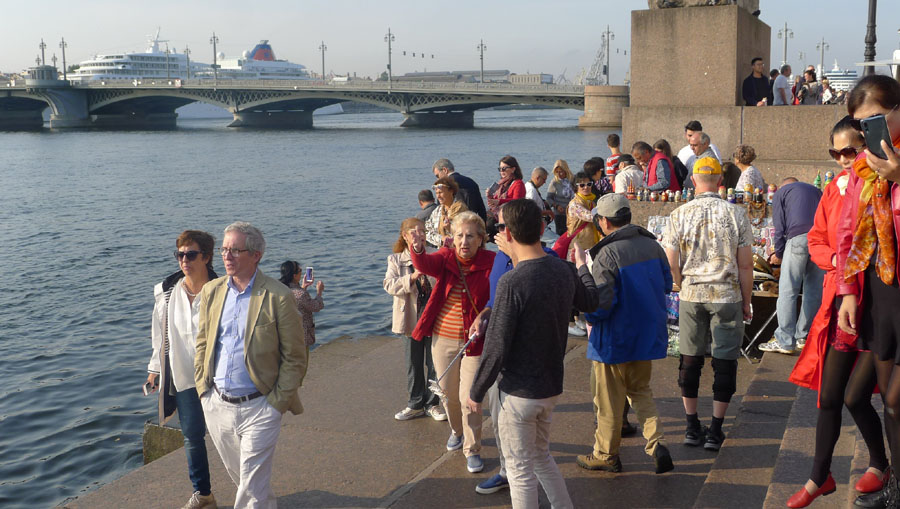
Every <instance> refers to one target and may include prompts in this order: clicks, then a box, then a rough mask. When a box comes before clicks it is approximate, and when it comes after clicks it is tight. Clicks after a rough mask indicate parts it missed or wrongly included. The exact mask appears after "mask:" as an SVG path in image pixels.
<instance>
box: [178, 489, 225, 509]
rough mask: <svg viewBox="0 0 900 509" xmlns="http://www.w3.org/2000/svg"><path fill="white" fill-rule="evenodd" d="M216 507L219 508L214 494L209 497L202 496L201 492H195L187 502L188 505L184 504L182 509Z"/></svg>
mask: <svg viewBox="0 0 900 509" xmlns="http://www.w3.org/2000/svg"><path fill="white" fill-rule="evenodd" d="M215 507H218V506H217V505H216V497H214V496H213V494H212V493H210V494H209V495H201V494H200V492H199V491H195V492H194V494H193V495H191V498H190V499H189V500H188V501H187V504H184V506H183V507H182V508H181V509H206V508H215Z"/></svg>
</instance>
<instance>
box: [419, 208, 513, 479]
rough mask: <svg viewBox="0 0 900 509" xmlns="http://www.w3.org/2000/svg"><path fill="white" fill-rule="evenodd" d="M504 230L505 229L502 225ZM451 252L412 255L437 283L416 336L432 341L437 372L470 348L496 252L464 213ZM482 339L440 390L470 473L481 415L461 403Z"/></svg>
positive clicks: (476, 465)
mask: <svg viewBox="0 0 900 509" xmlns="http://www.w3.org/2000/svg"><path fill="white" fill-rule="evenodd" d="M498 226H501V229H502V225H498ZM451 230H452V232H453V249H449V248H446V247H443V248H441V249H440V250H439V251H438V252H436V253H434V254H426V253H425V251H424V250H421V251H416V250H415V248H413V247H411V248H410V251H409V256H410V258H411V259H412V263H413V266H414V267H415V268H416V270H418V271H419V272H421V273H423V274H425V275H428V276H433V277H435V278H437V283H436V284H435V285H434V290H432V292H431V297H430V298H429V299H428V304H426V305H425V310H424V311H423V312H422V316H421V317H420V318H419V321H418V323H417V324H416V328H415V329H413V332H412V337H413V339H415V340H417V341H421V340H422V339H423V338H425V337H427V336H431V338H432V343H431V356H432V359H433V360H434V370H435V372H437V373H443V372H444V370H445V369H447V366H449V364H450V361H451V360H453V357H454V356H456V354H457V352H459V350H460V348H462V347H463V345H464V344H465V343H466V341H467V339H468V336H469V334H470V333H471V331H473V330H474V327H473V323H474V321H475V317H476V316H477V315H478V313H480V312H481V310H482V309H484V306H485V304H487V301H488V297H490V281H489V279H488V277H489V276H490V273H491V267H492V266H493V265H494V256H495V254H496V253H494V252H493V251H488V250H486V249H484V245H485V240H486V235H485V229H484V221H482V220H481V218H480V217H478V215H476V214H475V213H474V212H462V213H460V214H458V215H457V216H456V217H454V218H453V223H452V224H451ZM406 235H407V240H406V241H407V244H408V245H409V246H415V245H420V244H419V243H416V241H415V238H414V235H416V232H414V231H412V232H411V231H407V233H406ZM483 341H484V338H480V337H479V338H477V339H475V341H473V342H472V343H471V344H470V345H469V347H468V348H467V349H466V352H465V356H463V357H462V359H460V361H459V362H457V363H456V364H455V365H454V366H453V368H452V369H450V371H448V372H447V375H446V376H445V377H444V379H443V380H441V389H443V391H444V394H446V395H447V399H446V401H445V405H446V410H447V416H448V417H449V420H450V438H449V439H448V440H447V450H448V451H455V450H456V449H459V448H462V449H463V453H464V454H465V455H466V467H467V468H468V470H469V472H472V473H475V472H481V470H482V469H483V468H484V463H483V462H482V461H481V420H482V416H481V414H475V413H473V412H472V411H471V410H469V408H468V407H467V406H466V405H464V404H463V403H464V402H465V401H466V399H467V398H468V397H469V389H471V387H472V381H473V380H474V379H475V372H476V371H478V365H479V363H480V362H481V348H482V345H483Z"/></svg>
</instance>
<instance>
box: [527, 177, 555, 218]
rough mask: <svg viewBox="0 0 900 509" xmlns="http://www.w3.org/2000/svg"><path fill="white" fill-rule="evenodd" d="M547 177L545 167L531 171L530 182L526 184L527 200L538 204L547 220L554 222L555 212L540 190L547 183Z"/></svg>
mask: <svg viewBox="0 0 900 509" xmlns="http://www.w3.org/2000/svg"><path fill="white" fill-rule="evenodd" d="M547 175H548V173H547V170H546V169H544V167H543V166H538V167H537V168H535V169H534V170H532V171H531V179H530V180H529V181H528V182H525V199H528V200H531V201H533V202H534V203H536V204H537V206H538V208H539V209H541V210H542V211H543V212H542V213H541V215H542V216H543V217H545V218H548V217H549V218H550V221H553V216H554V214H553V210H551V209H550V206H549V205H547V202H545V201H544V198H543V197H542V196H541V192H540V190H539V189H540V187H541V186H542V185H544V183H545V182H547ZM545 220H546V219H545Z"/></svg>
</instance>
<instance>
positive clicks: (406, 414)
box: [394, 407, 425, 421]
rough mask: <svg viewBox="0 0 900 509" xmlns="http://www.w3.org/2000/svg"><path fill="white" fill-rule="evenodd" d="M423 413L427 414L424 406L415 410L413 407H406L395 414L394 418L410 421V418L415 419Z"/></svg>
mask: <svg viewBox="0 0 900 509" xmlns="http://www.w3.org/2000/svg"><path fill="white" fill-rule="evenodd" d="M423 415H425V409H424V408H420V409H418V410H414V409H412V408H409V407H406V408H404V409H403V410H400V411H399V412H397V413H396V414H394V419H397V420H398V421H408V420H410V419H415V418H416V417H421V416H423Z"/></svg>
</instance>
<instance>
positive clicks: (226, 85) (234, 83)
mask: <svg viewBox="0 0 900 509" xmlns="http://www.w3.org/2000/svg"><path fill="white" fill-rule="evenodd" d="M16 85H17V88H18V83H17V84H16ZM72 86H73V87H74V88H141V87H143V88H204V89H210V88H216V89H241V90H248V89H256V90H347V89H354V90H368V91H385V92H387V91H394V92H422V91H433V92H503V93H512V92H522V93H527V94H540V93H548V94H554V95H584V87H582V86H576V85H552V84H535V85H520V84H511V83H442V82H438V83H435V82H409V81H401V82H393V83H390V84H389V83H388V82H386V81H366V80H359V81H346V82H335V81H322V80H236V79H220V80H215V79H207V78H202V79H190V80H185V79H159V78H154V79H142V80H124V79H123V80H94V81H81V82H72Z"/></svg>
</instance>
